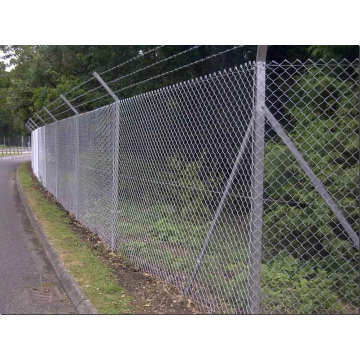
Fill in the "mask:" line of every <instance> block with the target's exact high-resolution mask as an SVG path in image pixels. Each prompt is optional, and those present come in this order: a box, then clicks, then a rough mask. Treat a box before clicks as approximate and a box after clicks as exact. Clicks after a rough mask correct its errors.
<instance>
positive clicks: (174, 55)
mask: <svg viewBox="0 0 360 360" xmlns="http://www.w3.org/2000/svg"><path fill="white" fill-rule="evenodd" d="M164 46H166V45H160V46H157V47H156V48H153V49H151V50H149V51H147V52H145V53H143V54H139V55H137V56H135V57H133V58H131V59H129V60H127V61H125V62H123V63H121V64H119V65H117V66H114V67H112V68H110V69H108V70H105V71H103V72H101V73H99V75H103V74H106V73H108V72H110V71H112V70H114V69H117V68H119V67H121V66H124V65H126V64H128V63H130V62H132V61H134V60H137V59H139V58H142V57H143V56H145V55H147V54H150V53H152V52H154V51H156V50H158V49H160V48H162V47H164ZM201 46H203V45H195V46H193V47H191V48H189V49H186V50H184V51H181V52H178V53H176V54H173V55H171V56H168V57H167V58H165V59H162V60H159V61H156V62H155V63H152V64H150V65H148V66H145V67H143V68H141V69H138V70H136V71H133V72H131V73H128V74H125V75H123V76H121V77H119V78H117V79H114V80H111V81H109V82H108V84H113V83H115V82H118V81H120V80H122V79H124V78H127V77H130V76H132V75H135V74H137V73H140V72H142V71H144V70H147V69H149V68H151V67H154V66H156V65H159V64H161V63H164V62H166V61H168V60H171V59H174V58H176V57H178V56H180V55H183V54H185V53H188V52H190V51H193V50H196V49H198V48H199V47H201ZM241 46H242V45H236V46H233V47H232V48H230V49H226V50H224V51H220V52H218V53H216V54H212V55H209V56H207V57H204V58H201V59H198V60H196V61H193V62H191V63H188V64H185V65H182V66H179V67H177V68H175V69H172V70H169V71H166V72H163V73H161V74H158V75H155V76H152V77H150V78H147V79H145V80H141V81H138V82H136V83H134V84H131V85H128V86H125V87H123V88H120V89H118V90H115V91H114V93H119V92H121V91H124V90H127V89H130V88H133V87H135V86H138V85H141V84H144V83H147V82H149V81H152V80H155V79H158V78H161V77H163V76H166V75H169V74H172V73H175V72H177V71H180V70H182V69H185V68H188V67H190V66H192V65H195V64H198V63H201V62H204V61H206V60H209V59H212V58H214V57H217V56H220V55H222V54H225V53H227V52H229V51H233V50H236V49H237V48H239V47H241ZM91 80H96V79H95V78H94V77H91V78H89V79H87V80H86V81H83V82H82V83H81V84H79V85H77V86H75V87H74V88H72V89H71V90H69V91H68V92H66V93H64V96H67V95H69V94H70V93H71V92H73V91H75V90H77V89H79V88H80V87H82V86H84V85H85V84H87V83H88V82H90V81H91ZM102 88H103V87H102V85H100V86H97V87H95V88H94V89H90V90H88V91H86V92H85V93H83V94H80V95H78V96H76V97H74V98H71V99H70V100H69V101H70V102H71V103H73V102H74V101H75V100H78V99H80V98H82V97H84V96H86V95H88V94H91V93H94V92H95V91H97V90H100V89H102ZM107 96H109V94H107V93H106V94H105V95H102V96H100V97H96V98H95V99H91V100H87V101H85V102H83V103H81V104H79V105H76V106H74V107H75V108H76V109H78V108H80V107H83V106H85V105H87V104H90V103H92V102H95V101H98V100H101V99H103V98H105V97H107ZM59 100H61V98H60V97H59V98H57V99H55V100H54V101H52V102H51V103H50V104H48V105H47V106H46V107H47V109H48V110H49V111H51V113H52V114H53V116H55V117H56V118H58V117H59V116H60V115H62V114H65V113H66V112H69V111H70V109H68V108H67V109H66V110H64V111H61V112H60V113H54V112H55V111H56V110H58V109H60V108H62V107H63V106H65V105H66V104H65V103H62V104H60V105H58V106H57V107H55V108H52V109H51V108H50V106H51V105H52V104H54V103H56V102H57V101H59ZM41 111H44V109H41V110H39V111H38V112H36V113H35V114H34V115H33V121H34V117H35V116H36V114H39V113H40V112H41ZM44 113H45V114H46V120H49V119H51V120H53V119H52V118H51V117H50V116H49V114H47V113H46V112H45V111H44ZM44 121H45V120H44Z"/></svg>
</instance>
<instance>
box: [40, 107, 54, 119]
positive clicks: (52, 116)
mask: <svg viewBox="0 0 360 360" xmlns="http://www.w3.org/2000/svg"><path fill="white" fill-rule="evenodd" d="M43 109H44V110H45V111H46V113H47V114H48V115H49V116H50V117H51V118H52V119H53V120H54V121H57V118H56V117H55V116H54V115H53V114H52V113H51V112H50V111H49V110H48V109H47V108H46V107H45V106H44V107H43Z"/></svg>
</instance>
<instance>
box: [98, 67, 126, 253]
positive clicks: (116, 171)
mask: <svg viewBox="0 0 360 360" xmlns="http://www.w3.org/2000/svg"><path fill="white" fill-rule="evenodd" d="M93 75H94V78H95V79H96V80H97V81H99V83H100V84H101V85H102V87H103V88H104V89H105V90H106V91H107V93H108V94H109V95H110V96H111V97H112V98H113V100H114V101H115V103H116V105H115V111H116V115H115V124H114V139H113V159H112V160H113V186H112V187H113V189H112V199H113V204H112V212H113V214H112V224H111V226H112V230H111V248H112V250H113V251H115V250H116V230H117V229H116V228H117V222H118V219H117V213H118V209H119V191H118V190H119V143H120V123H119V121H120V119H119V116H120V108H119V98H118V97H117V96H116V95H115V93H114V92H113V91H112V90H111V89H110V88H109V86H108V85H107V84H106V82H105V81H104V80H103V79H102V78H101V76H100V75H99V74H98V73H96V72H94V73H93Z"/></svg>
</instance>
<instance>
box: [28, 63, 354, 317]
mask: <svg viewBox="0 0 360 360" xmlns="http://www.w3.org/2000/svg"><path fill="white" fill-rule="evenodd" d="M358 74H359V63H358V60H356V61H354V62H352V63H350V62H348V61H346V60H344V61H342V62H335V61H334V60H332V61H329V62H323V61H319V62H313V61H307V62H305V63H302V62H300V61H295V62H293V63H290V62H287V61H285V62H283V63H281V64H278V63H275V62H272V63H269V64H266V65H265V64H259V63H258V64H256V63H249V64H246V65H243V66H241V67H239V68H234V69H230V70H227V71H223V72H219V73H217V74H213V75H210V76H206V77H203V78H199V79H196V80H191V81H188V82H184V83H180V84H177V85H174V86H169V87H166V88H163V89H160V90H157V91H154V92H149V93H145V94H143V95H140V96H135V97H132V98H129V99H124V100H120V101H119V102H116V103H114V104H112V105H109V106H105V107H102V108H99V109H97V110H94V111H91V112H88V113H84V114H80V115H75V116H73V117H70V118H68V119H65V120H62V121H57V122H55V123H52V124H50V125H46V126H44V127H42V128H39V129H37V130H35V131H33V132H32V141H33V152H32V167H33V170H34V173H35V174H36V176H37V177H38V179H39V180H40V181H41V182H42V183H43V184H44V186H45V187H46V188H47V189H48V190H49V191H50V192H51V193H52V194H53V195H55V196H56V198H57V200H58V201H59V202H60V203H61V204H62V205H63V206H64V207H65V208H66V209H67V210H68V211H69V212H71V213H72V214H73V215H74V216H75V217H76V218H77V219H78V220H79V221H80V222H81V223H82V224H83V225H85V226H86V227H88V228H89V229H91V230H92V231H93V232H95V233H97V234H98V235H99V236H100V238H101V239H102V240H103V241H104V242H106V244H107V245H108V246H109V247H111V248H112V249H113V250H114V251H119V252H121V253H122V254H123V256H124V257H125V258H127V259H128V260H129V261H130V262H131V263H132V264H134V265H135V266H137V267H138V268H140V269H142V270H143V271H146V272H149V273H151V274H152V275H154V276H155V277H157V278H159V279H162V280H163V281H165V282H168V283H171V284H173V285H175V286H176V287H178V288H179V289H181V290H182V291H183V292H184V293H185V294H186V295H188V296H189V297H191V298H192V299H193V301H194V302H195V303H196V304H198V306H199V307H200V308H201V309H202V310H203V311H204V312H207V313H233V314H235V313H236V314H239V313H240V314H248V313H263V314H299V313H300V314H339V313H358V312H359V250H358V249H359V235H358V233H359V75H358Z"/></svg>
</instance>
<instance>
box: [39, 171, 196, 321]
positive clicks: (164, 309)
mask: <svg viewBox="0 0 360 360" xmlns="http://www.w3.org/2000/svg"><path fill="white" fill-rule="evenodd" d="M32 177H33V180H34V182H35V183H36V184H37V185H36V187H37V189H38V190H39V191H41V192H42V193H43V195H44V196H45V197H46V198H47V199H48V200H49V201H51V202H52V203H54V204H56V206H58V207H59V208H60V209H61V210H63V211H65V213H66V215H64V216H67V218H68V219H69V221H70V225H71V227H72V230H73V231H74V232H75V233H77V234H78V235H79V238H80V239H81V240H82V241H86V242H90V243H91V247H92V250H93V251H94V253H95V254H96V255H97V256H98V257H99V258H100V259H101V260H102V261H104V262H105V263H107V264H108V265H110V267H111V269H112V270H113V273H114V274H115V275H116V278H117V280H118V283H119V285H120V286H122V287H123V288H124V289H125V291H126V293H127V295H129V296H130V297H132V298H133V300H132V309H133V313H134V314H180V315H185V314H200V313H201V312H200V311H199V309H198V308H197V307H196V306H195V305H194V304H193V303H192V301H191V300H190V299H188V298H186V297H184V295H183V294H182V293H181V292H180V291H179V290H178V289H177V288H175V287H174V286H171V285H169V284H165V283H164V282H162V281H161V280H159V279H156V278H154V277H153V276H151V275H150V274H147V273H144V272H142V271H141V270H140V269H137V268H135V267H134V266H132V265H131V264H128V262H127V261H126V260H125V259H123V257H122V256H121V254H117V253H113V252H111V251H110V250H109V249H107V248H106V247H105V245H104V243H103V242H102V241H101V240H100V239H99V237H98V236H97V235H95V234H94V233H92V232H91V231H90V230H88V229H87V228H85V227H84V226H82V225H81V224H80V223H79V222H78V221H77V220H76V219H75V218H74V217H73V216H72V214H71V213H69V212H68V211H66V210H65V209H64V208H63V207H62V205H61V204H59V203H58V202H57V201H56V199H55V198H54V196H52V195H51V193H49V192H48V191H47V190H46V189H45V188H44V187H43V186H42V185H41V184H40V183H39V182H38V180H37V179H36V177H35V176H34V174H32ZM124 296H125V295H124Z"/></svg>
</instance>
